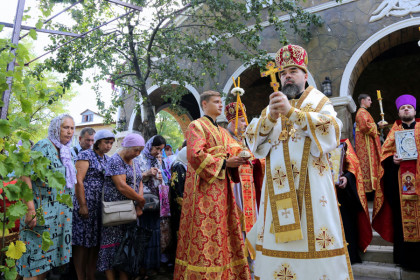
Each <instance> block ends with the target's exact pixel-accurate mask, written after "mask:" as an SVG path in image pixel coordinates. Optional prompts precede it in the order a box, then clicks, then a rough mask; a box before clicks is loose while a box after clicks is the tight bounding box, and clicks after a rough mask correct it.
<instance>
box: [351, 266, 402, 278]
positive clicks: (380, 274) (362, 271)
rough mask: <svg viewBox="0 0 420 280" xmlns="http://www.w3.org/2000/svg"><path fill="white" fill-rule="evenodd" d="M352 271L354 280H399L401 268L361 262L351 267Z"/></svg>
mask: <svg viewBox="0 0 420 280" xmlns="http://www.w3.org/2000/svg"><path fill="white" fill-rule="evenodd" d="M352 269H353V274H354V276H355V279H361V278H360V277H370V278H373V279H389V280H400V279H401V268H400V267H397V266H396V265H394V264H389V263H378V262H363V263H358V264H354V265H352ZM404 280H405V279H404Z"/></svg>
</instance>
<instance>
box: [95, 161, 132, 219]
mask: <svg viewBox="0 0 420 280" xmlns="http://www.w3.org/2000/svg"><path fill="white" fill-rule="evenodd" d="M133 170H134V189H135V188H136V167H135V164H134V162H133ZM104 187H105V186H104ZM104 187H102V225H103V226H105V227H111V226H118V225H122V224H128V223H131V222H134V221H135V220H136V219H137V215H136V207H135V205H134V202H133V201H132V200H120V201H110V202H106V201H104Z"/></svg>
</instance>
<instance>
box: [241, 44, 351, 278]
mask: <svg viewBox="0 0 420 280" xmlns="http://www.w3.org/2000/svg"><path fill="white" fill-rule="evenodd" d="M276 63H277V66H278V67H281V72H280V79H281V84H282V92H275V93H273V94H271V95H270V105H269V106H268V107H267V108H266V109H264V111H263V112H262V114H261V116H260V118H259V119H254V120H252V122H251V123H250V124H249V126H248V128H247V132H246V137H247V142H248V144H249V146H250V149H251V152H252V153H254V155H255V156H256V157H257V158H266V172H265V178H264V184H263V190H262V194H261V205H260V208H259V209H260V215H259V216H258V219H257V222H256V224H255V225H254V227H253V228H252V229H251V231H250V232H249V233H248V235H247V239H248V241H249V242H248V241H247V243H250V244H251V245H252V247H253V248H254V250H255V266H254V273H255V279H256V280H258V279H261V280H274V279H275V280H277V279H279V280H285V279H287V280H327V279H330V280H350V279H353V274H352V270H351V266H350V259H349V256H348V252H347V244H346V241H345V238H344V231H343V227H342V222H341V217H340V213H339V208H338V207H339V206H338V202H337V199H336V194H335V190H334V184H333V180H332V176H331V168H330V165H329V162H328V152H330V151H331V150H333V149H334V148H335V147H337V146H338V144H339V140H340V132H341V128H342V123H341V121H340V120H339V119H338V118H337V117H336V115H337V113H336V112H335V111H334V107H333V105H332V104H331V102H330V100H329V99H328V98H327V97H326V96H325V95H324V94H323V93H321V92H320V91H318V90H316V89H315V88H313V87H308V88H306V89H305V83H306V81H307V70H306V65H307V53H306V51H305V50H304V49H303V48H302V47H300V46H295V45H288V46H285V47H283V48H281V49H280V50H279V51H278V53H277V56H276ZM289 99H290V100H289Z"/></svg>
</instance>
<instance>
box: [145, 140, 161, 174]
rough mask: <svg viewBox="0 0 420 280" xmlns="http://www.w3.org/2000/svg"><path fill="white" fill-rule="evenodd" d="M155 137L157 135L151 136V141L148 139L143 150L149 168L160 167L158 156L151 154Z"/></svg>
mask: <svg viewBox="0 0 420 280" xmlns="http://www.w3.org/2000/svg"><path fill="white" fill-rule="evenodd" d="M155 137H156V136H153V137H152V138H150V139H149V141H147V143H146V146H144V149H143V151H141V153H142V154H143V155H144V156H145V157H146V158H147V169H150V168H152V167H158V161H157V158H156V157H154V156H152V155H151V154H150V152H151V150H152V147H153V146H152V144H153V139H155Z"/></svg>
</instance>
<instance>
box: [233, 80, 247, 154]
mask: <svg viewBox="0 0 420 280" xmlns="http://www.w3.org/2000/svg"><path fill="white" fill-rule="evenodd" d="M232 80H233V85H234V88H233V89H232V90H231V92H230V93H232V94H233V95H234V96H236V108H235V109H236V119H235V135H236V137H238V138H240V139H241V142H242V151H241V152H240V153H239V155H238V156H239V157H243V158H247V159H248V158H250V157H251V153H250V152H249V150H248V148H247V146H246V145H245V142H244V139H243V136H242V135H241V137H239V136H238V120H239V118H238V117H239V109H240V110H241V112H242V115H243V116H244V118H245V123H246V125H247V126H248V119H247V117H246V113H245V110H244V106H243V105H242V102H241V96H242V95H244V94H245V91H244V89H243V88H241V77H238V85H236V82H235V79H234V78H233V77H232Z"/></svg>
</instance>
